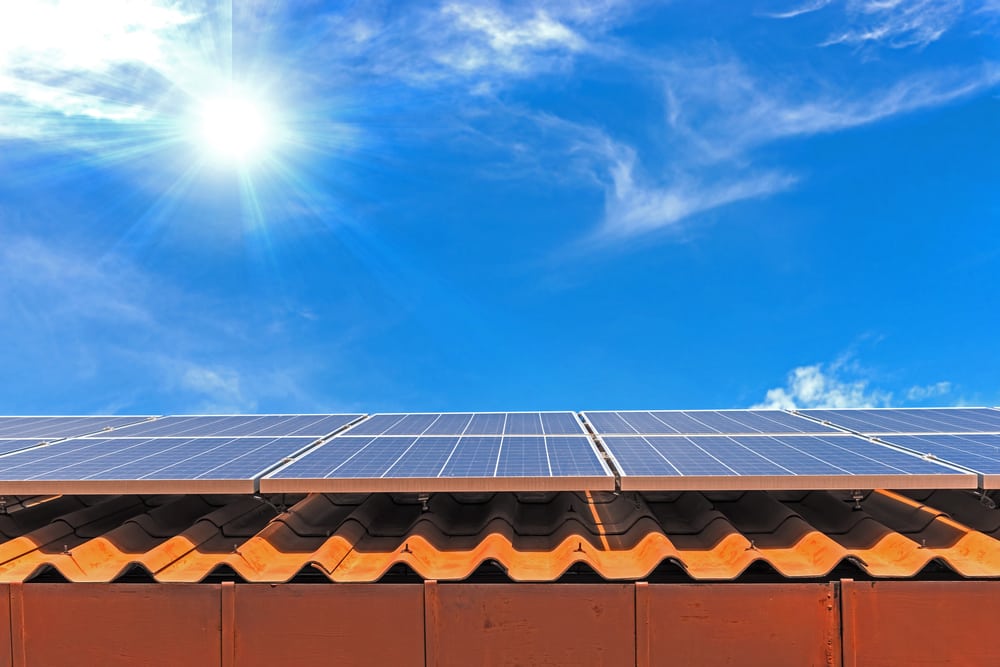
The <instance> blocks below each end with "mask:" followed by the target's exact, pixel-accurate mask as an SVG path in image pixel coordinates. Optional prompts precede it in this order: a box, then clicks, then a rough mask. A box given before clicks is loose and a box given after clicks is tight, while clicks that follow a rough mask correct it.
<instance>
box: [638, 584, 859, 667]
mask: <svg viewBox="0 0 1000 667" xmlns="http://www.w3.org/2000/svg"><path fill="white" fill-rule="evenodd" d="M636 629H637V636H636V641H637V647H638V651H637V652H638V656H639V660H638V662H637V664H638V665H639V667H646V666H649V665H668V664H669V665H703V666H706V667H710V666H713V665H768V666H770V667H782V666H785V665H787V667H811V666H814V665H815V666H816V667H822V666H825V665H837V664H840V609H839V603H838V600H837V599H836V586H835V585H834V584H756V585H744V584H670V585H662V584H661V585H657V584H637V585H636Z"/></svg>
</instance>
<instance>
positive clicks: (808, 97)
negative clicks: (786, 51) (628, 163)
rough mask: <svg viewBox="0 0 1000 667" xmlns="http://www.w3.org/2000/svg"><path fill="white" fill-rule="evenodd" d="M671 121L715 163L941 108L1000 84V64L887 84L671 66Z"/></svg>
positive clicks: (729, 66) (728, 65)
mask: <svg viewBox="0 0 1000 667" xmlns="http://www.w3.org/2000/svg"><path fill="white" fill-rule="evenodd" d="M664 74H665V79H666V99H667V120H668V123H669V125H670V127H671V129H672V130H674V131H675V132H676V133H677V134H678V136H679V137H681V138H683V139H684V140H685V141H686V149H687V150H688V151H690V152H692V153H693V152H698V153H700V154H701V159H702V160H704V161H707V162H713V161H720V160H726V159H730V158H732V157H734V156H740V155H742V154H745V153H746V152H747V151H749V150H751V149H753V148H756V147H758V146H761V145H764V144H767V143H769V142H773V141H777V140H782V139H788V138H794V137H806V136H812V135H816V134H825V133H831V132H837V131H841V130H846V129H850V128H854V127H860V126H863V125H868V124H871V123H875V122H878V121H881V120H884V119H887V118H890V117H894V116H898V115H901V114H906V113H912V112H915V111H919V110H922V109H930V108H935V107H940V106H943V105H946V104H949V103H951V102H954V101H956V100H959V99H962V98H964V97H968V96H971V95H974V94H976V93H979V92H982V91H984V90H988V89H990V88H992V87H994V86H996V85H997V84H998V83H1000V64H997V63H986V64H984V65H981V66H976V67H969V68H961V69H951V70H939V71H935V72H924V73H920V74H914V75H911V76H909V77H906V78H904V79H902V80H899V81H897V82H895V83H893V84H890V85H888V86H886V87H885V88H882V89H876V90H864V89H843V88H842V89H839V90H837V89H834V90H830V89H829V88H825V89H824V88H819V87H816V86H812V87H810V86H807V85H805V84H804V82H803V81H795V80H791V79H787V78H785V79H771V80H764V79H760V78H758V77H755V76H753V75H752V74H751V73H750V72H749V71H748V70H747V68H746V67H745V66H744V65H743V64H742V63H740V62H739V61H737V60H734V59H728V60H721V61H717V62H714V63H708V64H705V63H701V64H699V63H692V62H685V61H676V62H670V63H665V64H664Z"/></svg>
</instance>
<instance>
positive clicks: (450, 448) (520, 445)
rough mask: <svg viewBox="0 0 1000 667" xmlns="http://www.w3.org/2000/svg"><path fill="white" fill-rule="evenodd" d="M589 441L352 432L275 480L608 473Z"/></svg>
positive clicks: (282, 470) (306, 458)
mask: <svg viewBox="0 0 1000 667" xmlns="http://www.w3.org/2000/svg"><path fill="white" fill-rule="evenodd" d="M610 474H611V473H610V470H608V469H607V467H606V466H605V464H604V462H603V461H602V460H601V459H600V457H599V456H598V454H597V451H596V450H595V449H594V447H593V445H592V444H591V442H590V440H589V439H587V438H586V437H583V436H580V437H573V436H462V437H456V436H451V437H448V436H353V435H349V434H348V435H342V436H338V437H335V438H332V439H330V440H329V441H327V442H326V443H324V444H323V445H320V446H319V447H317V448H316V449H314V450H312V451H310V452H309V453H308V454H306V455H304V456H302V457H301V458H299V459H297V460H296V461H294V462H293V463H291V464H290V465H288V466H287V467H285V468H282V469H281V470H279V471H277V472H275V473H273V474H272V475H269V477H271V478H273V479H340V478H344V479H376V478H385V477H388V478H401V477H415V478H424V479H432V478H458V477H462V478H465V477H477V478H478V477H484V478H488V477H573V476H577V477H587V476H590V477H604V476H608V475H610Z"/></svg>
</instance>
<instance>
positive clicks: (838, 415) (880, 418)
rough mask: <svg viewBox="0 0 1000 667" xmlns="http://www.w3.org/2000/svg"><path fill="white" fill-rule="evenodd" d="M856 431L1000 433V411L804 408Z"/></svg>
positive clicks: (811, 415)
mask: <svg viewBox="0 0 1000 667" xmlns="http://www.w3.org/2000/svg"><path fill="white" fill-rule="evenodd" d="M801 413H802V414H804V415H809V416H810V417H812V418H814V419H820V420H822V421H827V422H830V423H831V424H834V425H836V426H840V427H843V428H846V429H849V430H851V431H855V432H857V433H864V434H865V435H878V434H883V433H885V434H888V433H1000V410H992V409H990V408H873V409H870V410H859V409H853V410H802V411H801Z"/></svg>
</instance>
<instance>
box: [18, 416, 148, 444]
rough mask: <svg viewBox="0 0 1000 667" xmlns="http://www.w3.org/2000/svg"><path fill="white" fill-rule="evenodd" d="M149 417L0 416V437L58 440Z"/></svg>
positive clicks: (133, 422)
mask: <svg viewBox="0 0 1000 667" xmlns="http://www.w3.org/2000/svg"><path fill="white" fill-rule="evenodd" d="M146 419H149V417H136V416H133V417H0V438H20V439H31V438H38V439H39V440H58V439H60V438H71V437H73V436H81V435H91V434H93V433H99V432H101V431H103V430H105V429H109V428H118V427H121V426H126V425H128V424H135V423H136V422H141V421H144V420H146Z"/></svg>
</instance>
